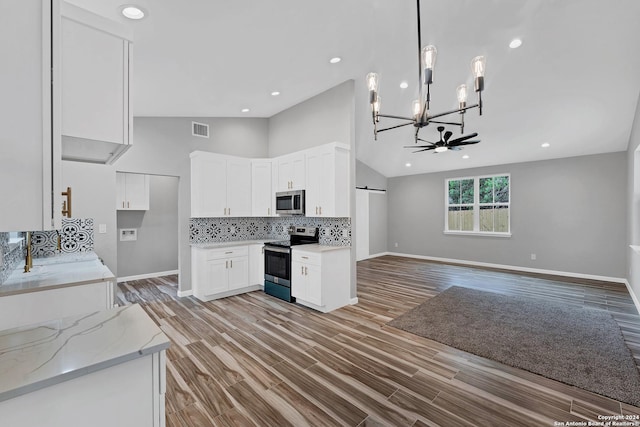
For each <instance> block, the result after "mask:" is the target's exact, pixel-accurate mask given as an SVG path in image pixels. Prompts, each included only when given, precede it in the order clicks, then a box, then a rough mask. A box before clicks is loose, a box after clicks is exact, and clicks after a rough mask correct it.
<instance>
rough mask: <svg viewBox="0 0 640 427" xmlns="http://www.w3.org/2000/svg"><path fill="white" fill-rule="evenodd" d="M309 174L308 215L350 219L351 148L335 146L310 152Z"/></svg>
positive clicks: (308, 158)
mask: <svg viewBox="0 0 640 427" xmlns="http://www.w3.org/2000/svg"><path fill="white" fill-rule="evenodd" d="M306 175H307V177H306V183H307V187H306V193H305V207H306V216H314V217H320V216H326V217H348V216H350V209H349V205H350V204H349V200H350V185H349V182H350V180H349V150H348V148H346V147H345V146H342V145H341V144H338V143H332V144H327V145H322V146H319V147H316V148H312V149H310V150H307V153H306Z"/></svg>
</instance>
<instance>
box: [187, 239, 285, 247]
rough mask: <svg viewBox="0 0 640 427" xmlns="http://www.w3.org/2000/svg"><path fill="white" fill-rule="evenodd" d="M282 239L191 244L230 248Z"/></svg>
mask: <svg viewBox="0 0 640 427" xmlns="http://www.w3.org/2000/svg"><path fill="white" fill-rule="evenodd" d="M280 240H283V239H262V240H237V241H229V242H211V243H191V245H190V246H191V247H192V248H196V249H216V248H228V247H230V246H248V245H263V244H265V243H267V242H277V241H280Z"/></svg>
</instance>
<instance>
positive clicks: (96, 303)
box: [0, 281, 114, 330]
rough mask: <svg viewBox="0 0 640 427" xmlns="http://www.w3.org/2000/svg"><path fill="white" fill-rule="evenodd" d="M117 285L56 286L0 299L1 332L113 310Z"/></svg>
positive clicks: (111, 282) (108, 282)
mask: <svg viewBox="0 0 640 427" xmlns="http://www.w3.org/2000/svg"><path fill="white" fill-rule="evenodd" d="M113 303H114V282H113V281H105V282H95V283H87V284H84V285H76V286H66V287H57V288H50V289H43V290H38V291H33V292H24V293H19V294H13V295H6V296H2V297H0V330H5V329H11V328H17V327H19V326H25V325H30V324H32V323H39V322H44V321H47V320H51V319H59V318H62V317H68V316H75V315H77V314H83V313H90V312H94V311H100V310H106V309H109V308H112V307H113Z"/></svg>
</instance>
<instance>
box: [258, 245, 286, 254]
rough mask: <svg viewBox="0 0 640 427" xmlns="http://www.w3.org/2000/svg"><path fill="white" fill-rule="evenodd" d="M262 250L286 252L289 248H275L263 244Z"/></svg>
mask: <svg viewBox="0 0 640 427" xmlns="http://www.w3.org/2000/svg"><path fill="white" fill-rule="evenodd" d="M264 250H265V251H270V252H280V253H283V254H288V253H289V252H290V251H289V248H277V247H275V246H265V247H264Z"/></svg>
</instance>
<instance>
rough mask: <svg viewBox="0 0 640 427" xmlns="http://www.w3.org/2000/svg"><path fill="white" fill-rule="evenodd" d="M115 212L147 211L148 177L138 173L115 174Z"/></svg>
mask: <svg viewBox="0 0 640 427" xmlns="http://www.w3.org/2000/svg"><path fill="white" fill-rule="evenodd" d="M116 188H117V201H116V209H117V210H125V211H126V210H129V211H148V210H149V176H148V175H144V174H139V173H126V172H117V173H116Z"/></svg>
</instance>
